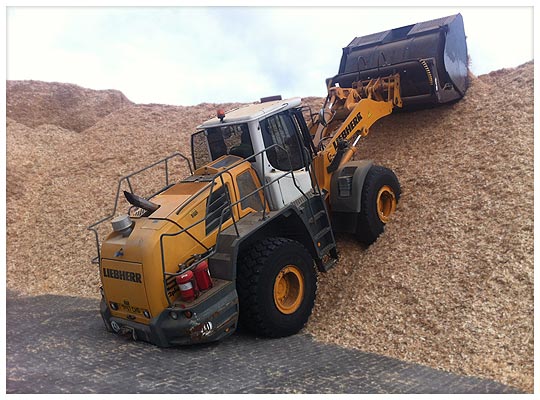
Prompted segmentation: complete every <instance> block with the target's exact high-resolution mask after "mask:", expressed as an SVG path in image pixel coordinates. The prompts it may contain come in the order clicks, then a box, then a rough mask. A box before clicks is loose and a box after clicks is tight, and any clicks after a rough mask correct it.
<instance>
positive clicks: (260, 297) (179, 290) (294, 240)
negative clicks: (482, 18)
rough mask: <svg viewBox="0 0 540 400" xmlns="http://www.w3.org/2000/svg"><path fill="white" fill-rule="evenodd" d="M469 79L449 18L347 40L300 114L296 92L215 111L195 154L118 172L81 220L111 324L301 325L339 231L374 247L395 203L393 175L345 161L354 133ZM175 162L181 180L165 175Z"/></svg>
mask: <svg viewBox="0 0 540 400" xmlns="http://www.w3.org/2000/svg"><path fill="white" fill-rule="evenodd" d="M466 80H467V50H466V43H465V34H464V29H463V21H462V18H461V15H459V14H458V15H454V16H450V17H445V18H441V19H438V20H434V21H427V22H422V23H418V24H414V25H410V26H406V27H401V28H397V29H392V30H389V31H385V32H381V33H377V34H372V35H368V36H363V37H359V38H355V39H354V40H353V41H352V42H351V43H350V44H349V45H348V46H347V47H345V48H344V49H343V56H342V59H341V63H340V67H339V73H338V74H337V75H336V76H334V77H333V78H331V79H328V80H327V89H328V95H327V98H326V100H325V102H324V105H323V107H322V109H321V110H320V112H319V113H318V114H316V115H315V114H313V113H309V115H308V116H307V120H308V121H306V118H305V117H304V113H303V111H305V109H304V108H303V107H302V105H301V99H300V98H291V99H285V100H283V99H281V97H270V98H264V99H261V101H260V102H258V103H254V104H251V105H247V106H245V107H241V108H237V109H234V110H230V111H228V112H224V111H223V110H218V112H217V114H216V117H214V118H212V119H210V120H208V121H206V122H204V123H202V124H201V125H200V126H199V127H198V130H197V132H195V133H194V134H193V135H192V136H191V150H192V154H191V159H189V158H188V157H186V156H184V155H182V154H180V153H174V154H172V155H170V156H168V157H166V158H164V159H163V160H160V161H158V162H156V163H154V164H152V165H150V166H148V167H145V168H143V169H141V170H139V171H136V172H134V173H132V174H129V175H126V176H124V177H123V178H121V179H120V181H119V182H118V186H117V191H116V199H115V205H114V209H113V212H112V213H111V214H110V215H108V216H106V217H104V218H102V219H101V220H99V221H98V222H96V223H94V224H92V225H91V226H90V227H89V229H90V230H92V231H93V232H94V234H95V239H96V247H97V257H96V258H95V259H94V263H96V264H98V265H99V270H100V276H101V282H102V287H101V294H102V299H101V305H100V311H101V316H102V318H103V321H104V323H105V326H106V328H107V329H108V330H109V331H111V332H115V333H117V334H122V335H127V336H130V337H132V338H133V339H135V340H143V341H147V342H150V343H153V344H155V345H158V346H162V347H167V346H175V345H187V344H193V343H201V342H210V341H217V340H220V339H223V338H225V337H227V336H229V335H231V334H232V333H233V332H234V331H235V330H236V329H237V327H238V326H239V324H240V325H242V326H244V327H245V328H246V329H248V330H250V331H252V332H254V333H255V334H257V335H262V336H266V337H282V336H287V335H292V334H295V333H297V332H298V331H299V330H300V329H301V328H302V327H303V326H304V325H305V323H306V322H307V320H308V318H309V316H310V314H311V311H312V308H313V305H314V302H315V295H316V289H317V276H318V274H319V273H325V272H327V271H329V270H330V269H331V268H332V267H333V266H334V265H335V263H336V262H337V260H338V249H337V245H336V240H335V236H334V235H335V233H337V232H347V233H349V234H352V235H355V236H356V237H357V238H358V240H359V241H361V242H363V243H366V244H371V243H373V242H374V241H375V240H376V239H377V237H378V236H379V235H380V234H381V233H382V232H383V230H384V226H385V224H386V223H388V221H389V220H390V218H391V217H392V214H393V213H394V211H395V209H396V206H397V203H398V200H399V198H400V193H401V189H400V185H399V182H398V179H397V177H396V175H395V174H394V173H393V172H392V171H391V170H390V169H388V168H385V167H382V166H377V165H374V164H373V162H372V161H370V160H353V155H354V153H355V149H356V146H357V144H358V141H359V140H360V138H362V137H363V136H366V135H367V134H368V133H369V129H370V127H371V126H372V125H373V123H375V122H376V121H377V120H378V119H380V118H382V117H384V116H387V115H389V114H391V113H392V112H393V110H394V109H395V108H407V107H418V106H422V107H431V106H433V105H436V104H441V103H446V102H451V101H456V100H458V99H459V98H461V97H462V96H463V95H464V93H465V90H466V85H467V83H466ZM173 159H179V160H182V161H183V162H185V163H186V167H187V168H188V169H189V170H190V175H189V176H187V177H186V178H184V179H180V180H178V181H175V182H169V181H170V179H169V168H170V163H171V162H172V160H173ZM158 166H164V167H165V174H166V178H165V184H164V186H163V187H161V188H159V190H157V191H156V192H155V193H154V194H152V195H151V196H146V197H145V196H141V195H140V194H137V193H135V192H134V190H133V187H132V181H133V179H135V178H136V176H137V175H138V174H141V173H143V172H144V171H147V170H149V169H152V168H154V167H158ZM122 187H126V188H127V189H128V190H124V191H123V195H124V196H125V200H126V201H127V202H128V203H129V208H128V209H127V211H126V212H125V213H120V212H119V211H118V202H119V198H120V197H121V195H122V193H121V192H122ZM105 222H110V223H111V225H112V231H111V232H110V233H109V234H108V235H107V236H106V237H105V238H104V239H103V240H102V241H101V240H100V237H99V234H98V230H97V228H98V226H102V225H101V224H103V223H105Z"/></svg>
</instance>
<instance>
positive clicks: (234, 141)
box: [191, 124, 253, 168]
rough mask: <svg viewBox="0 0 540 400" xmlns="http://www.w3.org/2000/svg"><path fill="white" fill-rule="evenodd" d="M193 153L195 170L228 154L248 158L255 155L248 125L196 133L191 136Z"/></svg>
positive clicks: (220, 127) (226, 126)
mask: <svg viewBox="0 0 540 400" xmlns="http://www.w3.org/2000/svg"><path fill="white" fill-rule="evenodd" d="M191 153H192V156H193V164H194V165H195V168H200V167H202V166H203V165H205V164H208V163H209V162H211V161H213V160H216V159H218V158H219V157H221V156H223V155H226V154H232V155H235V156H238V157H243V158H247V157H249V156H251V155H253V146H252V144H251V138H250V137H249V129H248V125H247V124H237V125H225V126H215V127H211V128H207V129H205V130H204V131H199V132H196V133H194V134H193V135H191Z"/></svg>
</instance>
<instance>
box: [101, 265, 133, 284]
mask: <svg viewBox="0 0 540 400" xmlns="http://www.w3.org/2000/svg"><path fill="white" fill-rule="evenodd" d="M103 276H104V277H105V278H112V279H120V280H122V281H130V282H135V283H142V281H141V278H142V275H141V274H138V273H136V272H128V271H121V270H118V269H112V268H103Z"/></svg>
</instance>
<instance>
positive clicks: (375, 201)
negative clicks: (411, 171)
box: [356, 165, 401, 245]
mask: <svg viewBox="0 0 540 400" xmlns="http://www.w3.org/2000/svg"><path fill="white" fill-rule="evenodd" d="M400 195H401V187H400V185H399V181H398V179H397V177H396V175H395V174H394V172H393V171H392V170H391V169H388V168H385V167H381V166H378V165H374V166H372V167H371V168H370V170H369V172H368V173H367V175H366V179H365V181H364V186H363V188H362V200H361V201H362V203H361V210H360V215H359V221H358V228H357V231H356V235H357V237H358V239H359V240H360V241H361V242H364V243H366V244H368V245H369V244H372V243H373V242H375V240H377V238H378V237H379V235H380V234H381V233H382V232H383V231H384V225H385V224H386V223H387V222H388V221H389V220H390V218H391V216H392V214H393V213H394V211H395V210H396V206H397V202H398V200H399V197H400Z"/></svg>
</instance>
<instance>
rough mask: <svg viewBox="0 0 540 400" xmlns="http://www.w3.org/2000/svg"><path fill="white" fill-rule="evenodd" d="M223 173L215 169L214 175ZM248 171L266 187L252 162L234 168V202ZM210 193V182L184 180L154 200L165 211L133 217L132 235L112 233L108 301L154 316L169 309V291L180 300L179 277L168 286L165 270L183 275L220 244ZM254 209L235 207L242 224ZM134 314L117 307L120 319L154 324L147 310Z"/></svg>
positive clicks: (106, 259)
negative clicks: (210, 226)
mask: <svg viewBox="0 0 540 400" xmlns="http://www.w3.org/2000/svg"><path fill="white" fill-rule="evenodd" d="M217 161H218V160H216V162H217ZM239 161H240V159H239ZM223 169H224V168H221V169H217V170H216V169H214V171H213V172H215V171H218V172H219V171H221V170H223ZM246 170H251V171H250V172H251V175H252V177H254V179H255V184H256V186H257V187H260V183H259V180H258V179H257V176H256V174H255V173H254V172H253V170H252V168H251V165H250V163H249V162H243V163H240V164H238V165H237V166H235V167H233V168H232V169H230V171H229V172H230V173H225V174H223V175H222V177H223V184H225V185H226V186H227V189H228V192H229V196H230V201H231V203H235V202H236V201H238V200H239V196H238V193H239V191H238V188H237V185H236V180H235V177H236V176H238V175H239V174H241V173H242V172H244V171H246ZM221 186H222V180H221V178H219V179H217V180H216V181H215V183H214V187H213V191H216V190H218V189H219V188H220V187H221ZM209 194H210V183H209V182H207V181H206V182H178V183H176V184H175V185H173V186H172V187H171V188H169V189H167V190H166V191H164V192H163V193H161V194H159V195H157V196H155V197H154V198H152V202H153V203H155V204H159V205H160V208H159V209H158V210H156V211H154V212H153V213H152V214H151V215H150V216H149V217H132V220H133V221H134V223H135V225H134V228H133V231H132V232H131V234H130V235H129V236H128V237H123V236H122V234H121V233H118V232H112V233H111V234H110V235H109V236H108V237H107V238H106V239H105V241H104V242H103V245H102V250H101V258H102V271H101V277H102V282H103V288H104V291H105V297H106V300H107V301H108V302H111V301H114V302H116V303H119V304H120V303H122V304H124V303H125V302H127V303H129V305H130V306H133V307H134V308H138V309H141V310H142V308H144V309H147V310H148V311H149V312H150V315H151V317H152V318H153V317H155V316H157V315H158V314H159V313H160V312H161V311H162V310H163V309H164V308H166V307H167V306H168V304H169V302H168V301H167V297H166V295H165V293H166V292H167V293H168V294H167V296H168V297H169V300H170V301H171V302H174V301H175V300H176V299H177V297H178V295H179V290H178V287H177V285H176V283H174V278H173V277H169V284H168V285H167V284H166V282H164V273H163V272H164V271H165V272H169V273H177V272H179V264H182V263H185V262H186V261H187V260H188V259H190V257H192V256H193V255H197V254H203V253H205V252H206V251H207V250H208V249H210V248H212V247H213V246H214V245H215V243H216V238H217V234H218V231H219V228H216V229H214V230H213V231H211V232H208V234H207V233H206V222H205V216H206V215H205V214H206V207H207V198H208V196H209ZM261 199H262V195H261ZM253 211H254V210H253V209H251V208H248V209H245V210H243V209H242V208H241V207H240V204H238V205H236V206H233V207H232V214H233V216H234V218H235V219H236V220H238V219H240V218H242V217H244V216H245V215H247V214H249V213H251V212H253ZM231 224H232V219H229V220H228V221H225V222H224V223H223V225H222V226H221V230H224V229H226V228H227V227H229V226H230V225H231ZM182 231H183V232H182ZM180 232H181V233H180ZM197 240H198V241H200V242H201V243H202V244H203V245H204V246H206V249H205V247H203V246H202V245H201V244H200V243H199V242H198V241H197ZM112 267H114V268H112ZM106 268H109V269H116V270H118V271H120V272H118V273H115V274H117V275H119V276H121V277H127V278H128V280H124V279H115V278H111V277H107V276H104V271H105V269H106ZM131 273H134V274H136V273H140V274H141V277H144V279H142V282H137V281H133V280H129V279H130V278H132V277H133V276H132V275H131ZM126 274H127V275H126ZM135 277H136V276H135ZM165 287H167V289H165ZM129 311H136V310H133V309H129V308H127V307H124V308H120V309H119V310H117V311H115V310H112V309H111V312H112V314H113V315H114V316H117V317H120V318H128V314H130V315H132V316H131V317H129V319H132V320H134V321H137V322H141V323H146V324H147V323H148V322H149V319H148V318H146V317H144V315H143V314H142V312H143V311H144V310H142V311H141V312H140V313H135V312H131V313H130V312H129Z"/></svg>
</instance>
